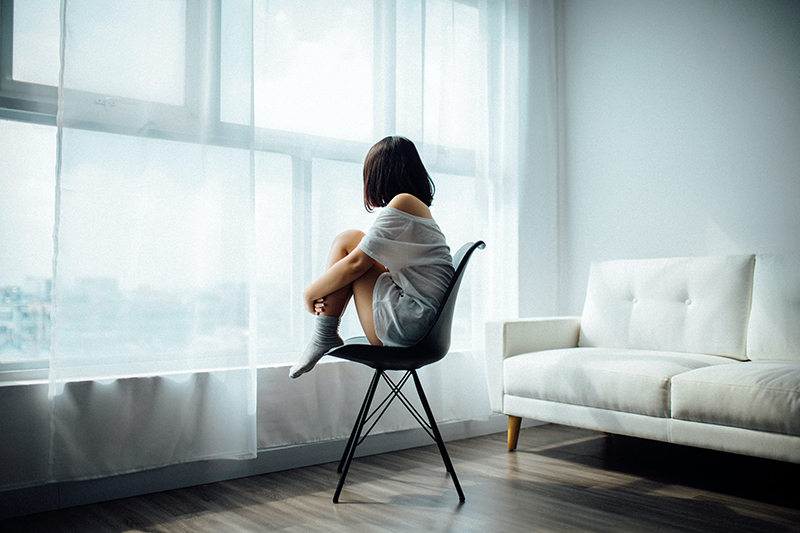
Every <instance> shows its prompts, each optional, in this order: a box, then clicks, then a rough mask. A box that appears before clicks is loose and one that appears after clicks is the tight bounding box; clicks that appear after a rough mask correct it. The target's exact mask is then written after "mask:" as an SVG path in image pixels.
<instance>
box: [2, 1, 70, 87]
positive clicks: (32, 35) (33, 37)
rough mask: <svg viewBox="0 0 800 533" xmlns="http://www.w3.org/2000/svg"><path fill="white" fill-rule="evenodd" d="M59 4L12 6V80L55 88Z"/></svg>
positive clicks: (25, 2) (57, 2)
mask: <svg viewBox="0 0 800 533" xmlns="http://www.w3.org/2000/svg"><path fill="white" fill-rule="evenodd" d="M60 3H61V2H60V0H26V1H21V2H20V1H17V2H14V37H13V39H14V54H13V56H12V72H11V77H12V78H13V79H15V80H17V81H22V82H28V83H39V84H42V85H52V86H54V87H55V86H57V85H58V70H59V63H60V60H59V53H58V50H59V40H60V31H61V30H60V29H59V22H58V17H59V9H60V8H59V6H60Z"/></svg>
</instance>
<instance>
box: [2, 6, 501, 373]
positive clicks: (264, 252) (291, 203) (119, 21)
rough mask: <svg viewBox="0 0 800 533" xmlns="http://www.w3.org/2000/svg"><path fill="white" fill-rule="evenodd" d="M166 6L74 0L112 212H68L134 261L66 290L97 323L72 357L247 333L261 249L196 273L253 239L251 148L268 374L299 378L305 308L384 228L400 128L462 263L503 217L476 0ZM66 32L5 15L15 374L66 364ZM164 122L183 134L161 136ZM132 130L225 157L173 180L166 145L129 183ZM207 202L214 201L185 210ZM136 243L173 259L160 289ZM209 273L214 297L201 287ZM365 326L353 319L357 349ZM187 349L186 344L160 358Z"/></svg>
mask: <svg viewBox="0 0 800 533" xmlns="http://www.w3.org/2000/svg"><path fill="white" fill-rule="evenodd" d="M147 1H148V2H149V5H150V7H149V9H147V10H140V9H138V8H137V9H136V10H132V8H131V6H132V5H133V4H131V3H128V2H124V1H108V0H82V1H76V2H70V4H69V6H70V9H71V10H72V11H71V13H72V15H73V17H74V20H76V21H78V22H77V23H76V24H75V25H74V27H73V30H74V31H73V32H72V33H70V34H68V35H67V39H69V40H70V44H71V45H72V46H77V47H87V48H86V49H85V50H83V53H81V54H80V56H81V57H82V58H85V62H83V63H80V62H79V63H73V64H70V65H69V67H70V68H69V69H65V73H64V89H65V91H69V97H70V98H71V99H72V101H73V102H80V105H78V106H73V107H72V110H73V111H72V112H71V114H69V115H67V116H64V117H63V118H64V121H65V123H68V124H69V125H70V127H71V128H70V132H69V135H71V136H72V138H71V140H72V141H73V142H80V143H81V144H82V146H83V147H84V149H85V150H86V153H88V154H89V157H87V161H91V162H92V163H91V164H89V165H88V166H87V167H86V168H85V169H84V170H85V172H83V174H82V176H83V178H82V179H83V181H82V183H81V186H83V187H90V188H92V191H93V193H92V194H91V195H90V197H89V198H90V199H91V205H89V204H80V203H69V202H67V203H65V204H64V206H65V208H66V209H71V210H74V211H75V212H81V213H82V215H81V217H80V218H79V219H78V220H79V221H80V224H84V229H87V231H80V232H76V233H73V234H66V235H65V237H64V238H66V239H80V238H86V237H85V236H87V235H91V238H92V239H94V241H93V242H94V243H96V245H97V247H98V248H103V249H114V250H117V253H115V254H110V255H109V254H105V255H104V256H103V257H102V258H97V261H93V260H89V261H87V262H86V263H85V265H86V266H85V268H86V272H84V273H82V275H81V279H82V281H81V282H80V283H76V284H75V285H74V286H71V287H61V290H63V291H64V292H63V295H64V297H65V298H73V299H79V300H81V301H82V302H83V303H82V304H81V305H82V306H83V307H81V306H78V305H76V306H74V307H73V309H75V310H80V309H82V310H83V311H82V312H81V313H78V314H77V315H73V316H64V317H63V322H61V324H62V326H63V327H64V328H65V331H71V335H72V341H70V342H80V343H84V344H86V343H104V342H108V339H109V337H110V336H111V337H113V336H115V335H116V338H117V339H118V340H119V339H124V337H125V336H126V335H138V334H141V333H142V331H143V330H142V328H146V329H147V331H149V332H151V333H152V335H153V342H154V343H156V344H157V343H158V342H159V335H158V334H157V332H158V331H159V328H172V329H173V330H175V329H180V328H181V327H183V326H182V324H184V321H183V318H182V317H185V316H188V315H189V314H191V315H193V316H198V314H199V315H202V316H203V317H205V318H204V320H205V322H204V323H205V324H206V327H207V329H208V331H209V332H213V335H212V334H211V333H209V335H211V336H210V337H209V339H208V342H209V343H213V342H214V337H213V336H214V335H217V336H226V335H242V339H244V338H245V337H246V335H243V334H246V333H247V328H248V317H249V316H251V315H249V314H248V310H247V307H248V302H247V295H246V294H243V293H242V289H241V287H240V286H238V285H236V283H233V282H231V280H238V279H241V278H242V276H243V274H242V269H244V268H245V265H244V264H243V258H242V257H241V256H240V255H239V254H237V253H235V252H234V251H232V250H238V249H240V248H241V247H242V246H240V245H241V243H237V242H225V243H220V245H219V247H218V248H217V250H222V252H220V253H219V257H215V258H211V260H210V262H209V261H204V263H203V264H212V265H215V266H214V268H207V267H206V268H204V269H198V268H197V267H196V265H195V264H193V262H192V258H193V257H197V254H201V253H203V243H205V242H208V241H209V240H214V239H218V238H219V233H218V230H219V228H220V227H226V226H231V225H236V224H241V223H243V222H242V218H241V216H240V213H239V210H242V211H246V209H247V208H246V206H243V205H238V204H237V203H236V202H237V200H236V199H237V198H238V196H237V194H236V193H235V191H233V192H232V189H231V188H235V187H238V186H240V185H239V184H240V183H241V182H240V181H237V180H236V179H233V178H232V177H231V175H232V173H233V172H235V170H232V169H236V168H243V167H244V166H246V162H242V161H241V159H242V158H243V157H245V155H244V154H245V153H246V152H247V151H249V148H250V146H251V145H254V146H255V149H256V157H255V183H254V188H255V233H256V250H257V254H256V255H257V268H256V270H257V274H256V280H255V285H256V295H257V299H258V307H257V312H256V315H255V316H256V317H257V319H258V342H257V344H258V351H259V355H260V357H262V363H263V364H286V363H289V362H291V361H293V360H294V358H295V354H296V353H297V352H299V351H300V350H301V349H302V346H303V343H304V342H303V335H304V331H305V328H307V326H308V317H307V314H306V313H305V312H304V310H303V309H301V308H300V302H299V297H298V295H299V293H300V291H301V290H302V287H303V286H305V285H306V284H307V283H309V282H310V281H311V279H312V278H313V277H315V276H317V275H319V273H320V272H321V269H322V267H323V265H324V261H325V256H326V254H327V247H328V245H329V243H330V241H331V239H332V238H333V237H334V235H335V234H336V232H338V231H341V230H342V229H345V228H348V227H359V228H363V229H366V227H368V226H369V224H370V223H371V220H372V217H373V216H374V215H370V214H368V213H366V212H365V210H364V208H363V202H362V201H361V194H362V184H361V165H362V163H363V158H364V156H365V155H366V152H367V150H368V148H369V146H370V145H371V144H372V143H373V142H375V141H376V140H378V138H379V137H381V136H383V135H384V134H388V133H394V132H396V133H399V134H402V135H406V136H408V137H410V138H412V139H413V140H414V141H415V142H417V145H418V147H419V148H420V150H421V152H422V156H423V160H424V161H425V163H426V166H427V167H428V170H429V171H430V172H431V173H432V174H433V177H434V181H435V183H436V187H437V195H436V198H435V204H434V205H435V209H436V215H437V219H438V220H439V222H440V225H441V226H442V228H443V230H444V231H445V233H446V234H447V235H448V238H449V241H450V243H451V246H453V247H454V249H455V248H456V247H458V246H460V244H462V243H463V242H466V241H467V240H470V239H473V238H474V237H475V235H476V229H477V228H478V227H480V226H481V225H482V224H485V223H486V221H485V218H486V216H487V215H486V206H485V205H484V203H485V200H484V198H485V194H483V193H482V192H481V191H484V190H485V188H486V187H487V184H485V183H482V182H481V181H480V179H479V178H477V177H476V175H475V168H476V165H475V148H476V140H475V139H476V135H475V133H476V128H477V126H476V118H475V115H474V112H473V108H474V107H475V98H477V96H476V91H475V90H474V88H475V86H476V85H477V84H478V72H479V68H480V65H479V63H478V62H479V61H480V60H481V59H480V58H481V57H482V54H481V52H480V46H481V45H480V38H479V21H478V9H477V7H476V6H474V5H472V4H471V3H470V2H460V1H456V2H452V1H449V0H447V1H446V0H428V1H425V2H421V1H420V0H398V1H397V3H396V9H391V10H389V9H387V6H386V4H385V3H384V2H381V1H380V0H353V1H348V2H333V3H332V2H327V1H325V0H313V1H309V2H293V1H289V0H269V2H266V1H265V0H255V2H254V3H253V6H251V3H250V1H249V0H221V1H220V2H219V3H215V2H194V1H189V0H171V1H164V0H147ZM140 3H141V2H137V3H136V4H137V6H138V5H139V4H140ZM144 12H147V13H149V14H148V15H147V16H140V15H139V14H140V13H144ZM97 21H101V23H99V24H98V23H97ZM82 22H85V24H83V23H82ZM98 28H99V29H98ZM59 32H60V29H59V1H58V0H42V1H40V2H36V3H34V2H23V1H16V2H14V1H10V0H0V34H1V35H2V41H0V60H1V61H0V175H2V176H3V179H2V180H0V266H2V268H0V297H2V300H0V362H7V361H11V360H19V359H30V358H44V357H46V356H47V352H48V350H49V342H50V340H49V321H50V316H49V312H50V301H49V298H50V294H49V293H50V286H51V278H52V258H53V225H54V216H55V215H54V213H55V203H56V198H55V181H54V180H55V172H54V169H55V151H56V149H55V135H56V128H55V127H54V124H55V116H56V107H55V103H56V87H57V85H58V76H59V51H58V50H59V40H60V36H59ZM89 47H90V48H89ZM252 54H255V60H254V61H253V60H252V57H253V55H252ZM98 66H101V67H102V68H98ZM123 67H124V70H123ZM95 71H96V74H97V75H95ZM132 73H133V74H132ZM175 73H179V74H180V75H178V76H175V75H173V74H175ZM251 79H252V80H253V87H254V89H253V94H254V97H255V109H254V110H253V113H252V116H251V112H250V108H249V101H250V94H249V91H250V80H251ZM143 106H149V107H150V108H152V107H155V108H157V109H158V110H159V113H158V116H160V117H162V118H161V119H159V120H156V121H150V122H147V123H143V122H141V120H140V118H139V113H137V110H138V109H141V108H142V107H143ZM251 120H252V121H254V124H255V126H256V133H255V138H251V136H250V133H249V132H250V130H249V124H250V123H251ZM131 136H140V137H141V136H144V137H148V138H150V137H152V138H153V139H159V142H158V147H157V146H156V144H155V143H154V144H153V146H152V150H154V151H158V150H162V149H163V145H164V143H165V142H166V143H169V147H170V148H169V150H174V151H178V152H181V153H183V154H186V156H187V158H189V159H191V152H192V150H193V149H194V148H193V146H194V144H195V143H203V144H205V145H211V146H213V147H216V148H215V149H214V150H212V151H211V153H212V155H211V156H210V157H209V158H207V159H206V160H204V161H203V165H204V166H203V168H202V169H200V168H186V167H173V166H171V162H170V155H169V151H165V152H164V154H163V157H162V158H161V159H158V157H160V156H158V157H156V160H158V161H159V163H158V165H157V166H156V167H154V168H152V169H151V170H150V171H148V172H145V173H144V174H141V175H140V174H137V175H136V176H133V175H132V174H128V173H127V171H126V168H127V167H126V165H127V164H128V162H127V160H126V157H127V153H128V151H129V150H130V147H129V145H128V143H127V140H128V139H130V138H131ZM240 162H241V165H240V164H239V163H240ZM130 164H133V163H130ZM142 175H143V176H145V177H144V178H142V177H141V176H142ZM141 179H147V180H151V182H152V183H151V185H152V186H151V190H153V191H158V193H157V194H153V195H149V196H143V197H138V198H136V200H135V201H131V200H130V198H132V197H136V195H135V194H132V193H131V189H130V188H131V187H132V182H133V181H135V180H141ZM62 185H68V184H62ZM186 188H192V189H193V190H194V191H195V192H197V191H200V192H199V193H198V194H199V196H198V198H201V199H205V203H203V201H201V200H198V202H197V203H195V204H193V205H187V204H185V203H182V202H179V201H173V199H174V198H176V197H179V196H180V195H181V193H182V191H183V190H185V189H186ZM223 190H224V191H225V195H224V198H223V196H221V195H220V192H219V191H223ZM323 204H325V205H335V206H336V208H335V209H332V210H326V209H325V208H323ZM237 213H239V214H237ZM321 213H325V216H322V215H321ZM88 228H92V229H91V231H88ZM62 230H63V231H65V232H69V231H71V229H70V228H62ZM120 238H125V239H126V240H128V241H129V242H131V243H134V245H135V246H138V247H140V249H144V250H146V249H152V250H153V253H154V254H156V253H157V254H159V256H160V257H165V256H169V257H171V258H172V260H171V261H170V267H169V268H160V269H156V270H152V271H149V272H152V273H153V274H152V275H148V276H147V277H146V279H144V278H142V279H140V278H138V277H137V275H136V274H135V273H132V270H131V269H134V268H135V267H136V265H134V264H131V263H132V261H133V260H132V259H131V257H130V256H127V255H126V253H125V250H124V249H121V248H119V247H116V246H114V244H113V242H114V241H115V240H116V239H120ZM225 250H228V252H225ZM454 251H455V250H454ZM146 257H147V256H146V254H145V255H141V256H139V257H138V259H137V260H138V261H143V260H146ZM205 259H208V258H205ZM120 273H127V274H125V275H124V276H121V275H120ZM187 275H188V276H191V277H192V278H193V279H195V280H203V283H202V285H203V286H204V287H208V290H207V291H206V292H203V293H194V294H191V295H189V296H187V294H185V293H181V286H182V285H181V284H182V276H187ZM153 302H158V303H159V305H158V306H154V305H151V304H152V303H153ZM209 302H215V303H214V305H213V306H211V307H209V305H210V304H209ZM221 302H222V303H221ZM470 305H471V297H470V291H469V288H467V287H462V290H461V296H460V297H459V306H461V307H462V311H459V313H457V316H459V319H460V320H462V322H463V323H462V324H461V325H457V326H456V327H457V328H460V330H461V331H463V332H464V333H465V334H464V335H454V339H468V338H469V334H468V332H469V329H470V327H471V326H470V324H469V318H468V316H469V314H470V313H469V308H470ZM221 306H222V307H224V308H225V309H227V311H226V312H225V313H224V318H221V317H220V315H219V313H218V310H219V309H220V308H221ZM226 306H227V307H226ZM156 307H157V308H159V309H160V311H159V313H160V314H158V313H154V312H153V309H155V308H156ZM212 308H213V309H216V310H217V311H214V312H211V311H210V310H209V309H212ZM120 313H123V314H124V313H129V314H130V316H131V317H132V319H131V323H136V324H138V326H137V327H138V329H137V328H136V327H134V328H133V329H131V330H115V331H113V332H109V330H108V328H107V327H106V324H105V322H104V316H107V315H110V314H115V315H117V316H119V314H120ZM143 313H144V314H143ZM204 313H205V314H204ZM215 313H216V314H215ZM87 324H88V325H87ZM81 328H83V329H81ZM153 332H155V333H153ZM359 332H360V330H359V326H358V322H357V319H356V317H355V315H354V313H351V316H349V317H348V318H347V320H346V322H345V325H344V335H352V334H359ZM243 342H244V341H243ZM459 342H466V341H459ZM117 344H118V345H124V342H123V341H120V342H118V343H117ZM454 347H456V348H466V346H454ZM173 349H175V350H178V349H181V347H180V346H166V345H164V346H160V347H159V348H158V350H160V351H169V350H173Z"/></svg>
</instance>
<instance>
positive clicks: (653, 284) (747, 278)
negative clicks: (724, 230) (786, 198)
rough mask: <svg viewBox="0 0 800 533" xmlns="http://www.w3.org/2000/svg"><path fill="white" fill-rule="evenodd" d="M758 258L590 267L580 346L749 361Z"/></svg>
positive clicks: (647, 261)
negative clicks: (747, 339) (748, 337)
mask: <svg viewBox="0 0 800 533" xmlns="http://www.w3.org/2000/svg"><path fill="white" fill-rule="evenodd" d="M753 263H754V256H752V255H737V256H719V257H698V258H677V259H643V260H627V261H603V262H598V263H593V264H592V266H591V270H590V272H589V285H588V288H587V293H586V303H585V306H584V309H583V316H582V317H581V332H580V339H579V342H578V345H579V346H586V347H588V346H597V347H606V348H632V349H650V350H662V351H670V352H673V351H675V352H688V353H704V354H713V355H722V356H726V357H732V358H735V359H740V360H746V359H747V355H746V353H745V335H746V333H747V320H748V316H749V313H750V295H751V291H752V279H753V278H752V276H753Z"/></svg>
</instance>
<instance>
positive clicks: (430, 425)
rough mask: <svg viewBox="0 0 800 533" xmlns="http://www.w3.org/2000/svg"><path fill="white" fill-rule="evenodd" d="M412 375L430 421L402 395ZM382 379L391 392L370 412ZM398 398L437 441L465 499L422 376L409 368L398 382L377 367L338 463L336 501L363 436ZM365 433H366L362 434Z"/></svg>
mask: <svg viewBox="0 0 800 533" xmlns="http://www.w3.org/2000/svg"><path fill="white" fill-rule="evenodd" d="M411 377H413V379H414V385H415V387H416V389H417V395H418V397H419V400H420V403H421V404H422V408H423V410H424V411H425V415H426V417H427V420H425V418H423V417H422V415H421V414H420V413H419V411H417V409H416V408H415V407H414V405H412V403H411V402H410V401H409V400H408V398H407V397H406V396H405V395H404V394H403V391H402V388H403V386H404V385H405V384H406V383H407V382H408V379H409V378H411ZM381 378H383V380H384V382H385V383H386V384H387V385H388V386H389V389H390V390H389V394H388V395H387V396H386V398H384V400H383V401H382V402H381V403H380V404H378V406H377V407H375V409H374V410H373V411H372V412H371V413H370V407H371V405H372V400H373V398H374V396H375V391H376V390H377V388H378V384H379V383H380V380H381ZM395 398H397V399H399V400H400V402H401V403H402V404H403V405H404V406H405V408H406V409H407V410H408V412H409V413H411V415H412V416H413V417H414V419H415V420H416V421H417V422H418V423H419V425H420V426H421V427H422V429H424V430H425V432H426V433H427V434H428V435H429V436H430V437H431V438H432V439H433V440H434V441H435V442H436V444H437V446H438V447H439V453H440V454H441V456H442V460H443V461H444V466H445V469H446V470H447V472H448V473H449V474H450V476H451V477H452V479H453V484H454V485H455V487H456V492H458V498H459V501H461V502H463V501H465V497H464V492H463V491H462V490H461V484H460V483H459V482H458V477H457V476H456V471H455V468H453V463H452V461H450V456H449V455H448V453H447V448H446V447H445V445H444V440H443V439H442V435H441V433H439V428H438V426H437V425H436V420H435V419H434V416H433V412H432V411H431V407H430V405H429V404H428V399H427V397H426V396H425V391H424V390H423V389H422V383H420V381H419V376H418V375H417V372H416V370H407V371H406V372H405V374H403V377H402V378H401V379H400V380H399V381H398V382H395V381H394V380H392V378H391V377H389V375H388V374H387V373H386V371H384V370H380V369H376V370H375V374H374V375H373V376H372V381H371V382H370V385H369V389H367V394H366V396H365V397H364V402H363V403H362V404H361V410H360V411H359V413H358V418H356V423H355V425H354V426H353V431H352V433H351V434H350V438H349V439H348V441H347V445H346V446H345V449H344V453H343V454H342V459H341V461H339V466H338V468H337V469H336V471H337V472H338V473H340V474H341V476H340V477H339V485H338V486H337V487H336V493H335V494H334V495H333V503H339V495H340V494H341V492H342V487H344V480H345V478H346V477H347V471H348V470H349V469H350V463H351V462H352V461H353V456H354V455H355V451H356V448H357V447H358V446H359V445H361V444H362V443H363V442H364V439H365V438H366V437H367V436H368V435H369V433H370V432H371V431H372V429H373V428H374V427H375V425H376V424H377V423H378V421H379V420H380V419H381V417H382V416H383V414H384V413H385V412H386V409H388V407H389V405H391V403H392V402H393V401H394V400H395ZM376 415H377V416H376ZM373 417H375V419H374V420H373V421H372V425H371V426H369V429H367V430H366V431H364V427H365V426H366V424H367V423H368V422H369V421H370V419H372V418H373ZM362 433H363V434H362Z"/></svg>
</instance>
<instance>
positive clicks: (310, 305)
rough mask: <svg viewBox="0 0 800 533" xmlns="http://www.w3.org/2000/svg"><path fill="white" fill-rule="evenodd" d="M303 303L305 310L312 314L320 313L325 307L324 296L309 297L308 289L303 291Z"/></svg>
mask: <svg viewBox="0 0 800 533" xmlns="http://www.w3.org/2000/svg"><path fill="white" fill-rule="evenodd" d="M303 303H304V304H305V308H306V311H308V312H309V313H311V314H312V315H321V314H322V311H323V310H324V309H325V297H324V296H323V297H322V298H317V299H313V298H309V296H308V289H306V290H305V291H303Z"/></svg>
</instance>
